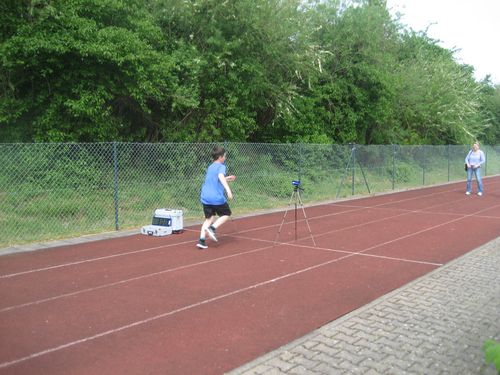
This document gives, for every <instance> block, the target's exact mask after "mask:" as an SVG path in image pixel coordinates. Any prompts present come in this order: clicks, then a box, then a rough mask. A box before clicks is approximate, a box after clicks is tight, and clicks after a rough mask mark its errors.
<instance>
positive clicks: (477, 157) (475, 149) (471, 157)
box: [465, 142, 486, 196]
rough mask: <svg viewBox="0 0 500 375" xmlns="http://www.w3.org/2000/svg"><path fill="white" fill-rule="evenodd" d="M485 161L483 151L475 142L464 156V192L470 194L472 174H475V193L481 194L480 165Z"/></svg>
mask: <svg viewBox="0 0 500 375" xmlns="http://www.w3.org/2000/svg"><path fill="white" fill-rule="evenodd" d="M485 161H486V157H485V156H484V152H483V151H482V150H480V149H479V143H478V142H475V143H474V144H473V145H472V150H470V151H469V153H468V154H467V156H466V157H465V165H466V166H467V188H466V191H465V194H467V195H470V193H471V192H472V175H473V174H474V175H475V176H476V182H477V195H479V196H481V195H483V180H482V179H481V165H483V163H484V162H485Z"/></svg>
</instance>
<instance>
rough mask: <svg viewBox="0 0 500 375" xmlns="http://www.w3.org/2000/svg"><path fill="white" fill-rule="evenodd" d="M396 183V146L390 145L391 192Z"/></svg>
mask: <svg viewBox="0 0 500 375" xmlns="http://www.w3.org/2000/svg"><path fill="white" fill-rule="evenodd" d="M395 183H396V145H395V144H393V145H392V190H394V187H395Z"/></svg>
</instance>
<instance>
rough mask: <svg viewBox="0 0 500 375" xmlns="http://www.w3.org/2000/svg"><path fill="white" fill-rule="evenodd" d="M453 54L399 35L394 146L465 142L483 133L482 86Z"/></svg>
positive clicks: (416, 35)
mask: <svg viewBox="0 0 500 375" xmlns="http://www.w3.org/2000/svg"><path fill="white" fill-rule="evenodd" d="M453 53H454V52H453V51H450V50H447V49H444V48H442V47H439V46H438V45H437V42H436V41H434V40H432V39H430V38H428V37H427V36H426V35H425V33H424V34H421V33H415V32H412V31H409V32H406V33H404V34H403V43H402V44H401V50H400V52H399V56H400V64H399V68H398V70H397V74H398V81H399V85H398V87H397V92H396V95H395V98H396V100H395V102H394V109H395V114H396V116H395V119H394V121H395V123H394V124H395V125H394V128H395V129H397V138H398V139H397V141H398V142H400V143H403V144H420V143H427V144H455V143H466V144H467V143H470V141H471V140H473V139H477V138H480V136H481V134H482V133H483V132H484V129H485V127H484V124H483V123H482V121H481V117H480V116H479V105H480V86H479V85H478V84H477V83H476V82H475V81H474V78H473V71H472V68H471V67H470V66H466V65H460V64H458V63H457V62H456V61H455V60H454V57H453Z"/></svg>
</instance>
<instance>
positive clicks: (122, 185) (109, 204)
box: [0, 142, 500, 248]
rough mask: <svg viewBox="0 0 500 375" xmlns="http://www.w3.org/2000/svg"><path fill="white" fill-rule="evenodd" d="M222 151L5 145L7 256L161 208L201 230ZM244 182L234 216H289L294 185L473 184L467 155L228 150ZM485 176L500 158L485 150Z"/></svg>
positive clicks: (0, 220)
mask: <svg viewBox="0 0 500 375" xmlns="http://www.w3.org/2000/svg"><path fill="white" fill-rule="evenodd" d="M213 146H214V144H210V143H205V144H193V143H155V144H144V143H85V144H68V143H50V144H38V143H36V144H0V232H1V237H0V248H1V247H7V246H14V245H17V244H22V243H28V242H39V241H45V240H50V239H58V238H67V237H72V236H77V235H82V234H90V233H98V232H106V231H115V230H123V229H131V228H137V227H140V226H142V225H145V224H149V223H150V222H151V217H152V213H153V211H154V210H155V209H156V208H172V209H181V210H183V214H184V220H185V221H191V220H197V221H201V220H202V218H203V214H202V209H201V205H200V203H199V191H200V187H201V184H202V182H203V179H204V175H205V171H206V168H207V166H208V165H209V164H210V163H211V158H210V152H211V149H212V147H213ZM222 146H224V147H225V148H226V150H227V161H226V165H227V168H228V172H229V174H234V175H236V176H237V180H236V181H235V182H233V183H231V184H232V185H231V186H232V189H233V193H234V196H235V199H234V200H233V201H232V202H231V203H230V205H231V208H232V210H233V212H234V215H235V216H238V215H243V214H247V213H250V212H254V211H261V210H265V209H275V208H280V207H287V205H288V204H289V200H290V197H291V194H292V191H293V186H292V180H296V179H300V180H301V182H302V186H303V187H304V189H305V190H304V192H303V193H302V194H301V197H302V200H303V201H304V203H312V202H319V201H326V200H332V199H336V198H340V197H346V196H349V195H354V194H356V195H359V194H370V193H376V192H382V191H390V190H393V189H402V188H409V187H417V186H423V185H433V184H439V183H445V182H448V181H457V180H464V179H465V172H464V168H463V164H464V159H465V155H466V154H467V151H468V149H469V148H468V147H467V146H398V145H377V146H359V145H325V144H320V145H317V144H314V145H311V144H255V143H229V142H226V143H223V144H222ZM483 151H485V153H486V154H487V165H485V167H484V169H483V175H485V176H486V175H493V174H499V173H500V148H499V147H491V146H490V147H483Z"/></svg>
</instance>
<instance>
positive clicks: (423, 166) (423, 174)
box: [422, 145, 426, 185]
mask: <svg viewBox="0 0 500 375" xmlns="http://www.w3.org/2000/svg"><path fill="white" fill-rule="evenodd" d="M422 154H423V156H422V161H423V165H422V185H425V162H426V160H425V145H424V146H423V151H422Z"/></svg>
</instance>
